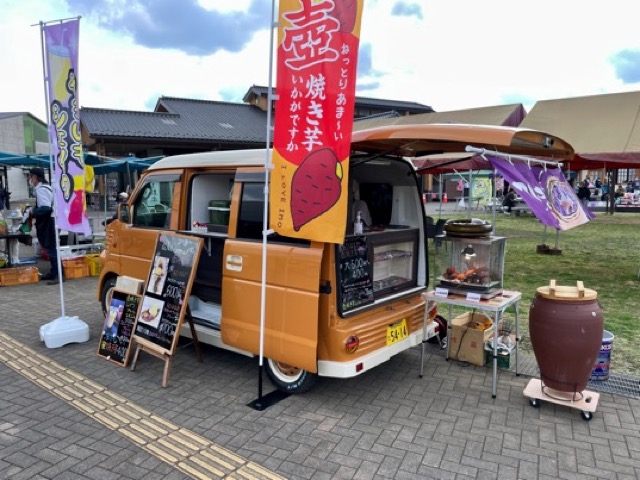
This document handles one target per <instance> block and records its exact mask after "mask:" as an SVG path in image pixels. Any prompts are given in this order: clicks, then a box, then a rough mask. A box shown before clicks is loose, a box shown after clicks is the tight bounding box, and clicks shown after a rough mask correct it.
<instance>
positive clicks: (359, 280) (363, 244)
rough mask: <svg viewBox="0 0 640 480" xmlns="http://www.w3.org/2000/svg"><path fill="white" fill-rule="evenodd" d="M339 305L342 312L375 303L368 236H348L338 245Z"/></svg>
mask: <svg viewBox="0 0 640 480" xmlns="http://www.w3.org/2000/svg"><path fill="white" fill-rule="evenodd" d="M336 257H337V260H338V307H339V309H340V312H341V313H345V312H348V311H349V310H353V309H354V308H357V307H361V306H363V305H368V304H371V303H373V280H372V277H373V266H372V264H371V260H370V259H369V245H368V243H367V237H365V236H354V237H346V238H345V241H344V244H342V245H336Z"/></svg>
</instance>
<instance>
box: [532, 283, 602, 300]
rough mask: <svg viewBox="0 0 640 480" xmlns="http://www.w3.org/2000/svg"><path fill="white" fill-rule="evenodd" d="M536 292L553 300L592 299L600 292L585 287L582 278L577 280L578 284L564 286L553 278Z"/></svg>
mask: <svg viewBox="0 0 640 480" xmlns="http://www.w3.org/2000/svg"><path fill="white" fill-rule="evenodd" d="M536 292H538V294H539V295H540V296H542V297H544V298H549V299H552V300H566V301H572V302H575V301H581V300H584V301H590V300H595V299H597V298H598V292H596V291H595V290H591V289H590V288H584V283H582V282H581V281H580V280H579V281H578V282H576V286H575V287H573V286H564V285H556V281H555V280H551V281H550V282H549V285H547V286H544V287H538V288H537V289H536Z"/></svg>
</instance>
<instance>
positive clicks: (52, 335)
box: [36, 17, 89, 348]
mask: <svg viewBox="0 0 640 480" xmlns="http://www.w3.org/2000/svg"><path fill="white" fill-rule="evenodd" d="M75 18H77V19H78V20H80V17H75ZM58 21H59V22H60V23H63V22H64V20H58ZM39 25H40V46H41V51H42V71H43V73H44V97H45V101H46V103H47V126H49V124H50V121H51V118H50V113H49V105H50V98H49V89H48V88H47V87H48V85H49V82H50V81H51V79H50V78H49V75H50V72H49V71H48V70H47V62H46V59H45V48H44V43H45V33H44V22H40V23H39ZM49 165H50V169H51V171H53V167H54V165H55V164H54V161H53V153H52V148H51V139H49ZM51 183H52V185H51V188H52V191H53V214H54V219H55V211H56V206H57V205H56V201H55V198H56V190H57V188H56V187H57V186H56V184H55V182H51ZM56 227H57V225H56ZM36 228H37V227H36ZM55 237H56V254H57V257H58V258H57V263H58V287H59V289H60V307H61V310H62V316H60V317H58V318H56V319H55V320H53V321H51V322H49V323H47V324H45V325H42V326H41V327H40V340H41V341H43V342H44V343H45V346H46V347H47V348H58V347H62V346H63V345H66V344H67V343H82V342H86V341H88V340H89V326H88V325H87V324H86V323H85V322H83V321H82V320H80V319H79V318H78V317H67V316H66V315H65V311H64V288H63V286H62V281H63V272H62V261H61V258H60V235H59V230H58V228H56V229H55Z"/></svg>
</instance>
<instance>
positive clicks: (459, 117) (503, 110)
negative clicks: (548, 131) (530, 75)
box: [353, 103, 526, 131]
mask: <svg viewBox="0 0 640 480" xmlns="http://www.w3.org/2000/svg"><path fill="white" fill-rule="evenodd" d="M525 115H526V111H525V109H524V107H523V106H522V104H521V103H516V104H512V105H497V106H494V107H481V108H470V109H468V110H452V111H449V112H431V113H420V114H417V115H403V116H401V117H392V118H374V119H371V120H358V121H356V122H353V129H354V131H358V130H364V129H367V128H375V127H382V126H387V125H408V124H425V123H465V124H474V125H494V126H503V127H517V126H518V125H519V124H520V122H521V121H522V118H523V117H524V116H525Z"/></svg>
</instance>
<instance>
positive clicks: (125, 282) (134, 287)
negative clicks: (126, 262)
mask: <svg viewBox="0 0 640 480" xmlns="http://www.w3.org/2000/svg"><path fill="white" fill-rule="evenodd" d="M116 288H117V289H118V290H122V291H123V292H125V293H134V294H141V293H142V290H144V280H139V279H137V278H133V277H127V276H125V275H121V276H119V277H118V279H117V280H116Z"/></svg>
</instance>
